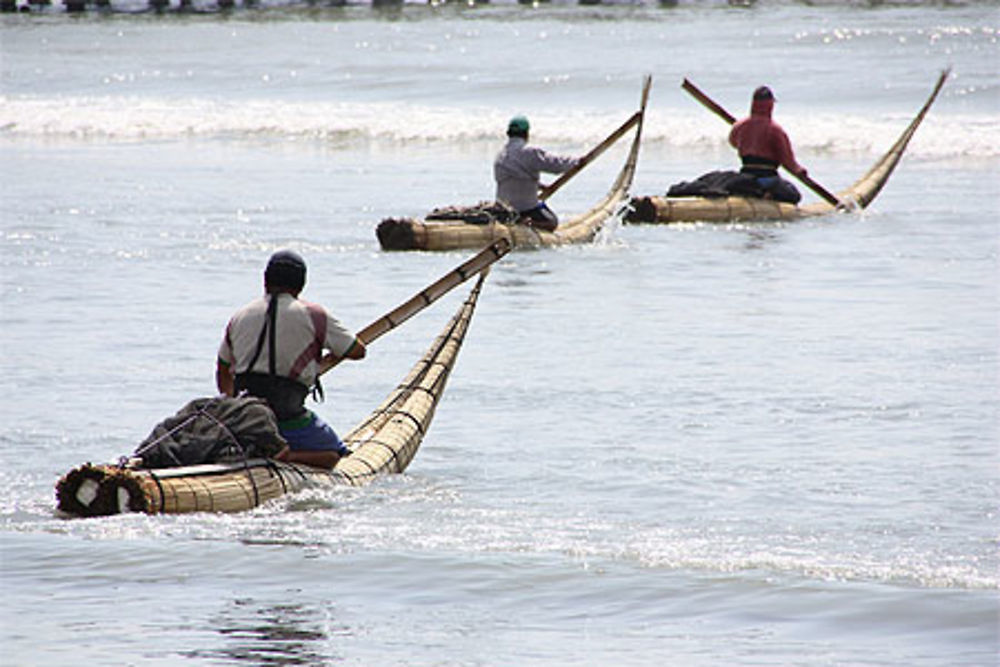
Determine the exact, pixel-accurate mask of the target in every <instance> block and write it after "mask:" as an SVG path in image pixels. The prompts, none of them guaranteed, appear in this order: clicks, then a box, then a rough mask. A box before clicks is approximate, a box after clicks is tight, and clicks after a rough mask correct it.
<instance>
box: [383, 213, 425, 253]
mask: <svg viewBox="0 0 1000 667" xmlns="http://www.w3.org/2000/svg"><path fill="white" fill-rule="evenodd" d="M413 223H414V221H413V220H412V219H410V218H386V219H385V220H383V221H382V222H380V223H378V227H377V228H376V229H375V234H376V236H378V242H379V245H381V246H382V249H383V250H412V249H414V248H415V247H416V245H415V244H416V238H415V235H414V233H413Z"/></svg>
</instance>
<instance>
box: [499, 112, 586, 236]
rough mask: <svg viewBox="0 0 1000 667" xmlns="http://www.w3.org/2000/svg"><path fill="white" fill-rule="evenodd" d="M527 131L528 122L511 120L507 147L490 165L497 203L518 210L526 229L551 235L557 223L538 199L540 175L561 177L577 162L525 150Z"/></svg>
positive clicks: (519, 118) (526, 120)
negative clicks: (535, 229)
mask: <svg viewBox="0 0 1000 667" xmlns="http://www.w3.org/2000/svg"><path fill="white" fill-rule="evenodd" d="M528 130H529V125H528V119H527V118H525V117H524V116H514V117H513V118H511V119H510V123H509V124H508V125H507V137H508V139H507V143H506V144H505V145H504V147H503V148H502V149H501V150H500V152H499V153H498V154H497V157H496V159H495V160H494V161H493V176H494V178H496V182H497V194H496V199H497V201H501V202H504V203H505V204H508V205H510V206H511V207H512V208H514V209H515V210H517V211H518V212H519V213H520V214H521V216H522V218H525V219H526V221H527V223H528V224H529V225H531V226H533V227H538V228H539V229H544V230H546V231H550V232H551V231H553V230H554V229H555V228H556V226H558V224H559V219H558V218H557V217H556V214H555V213H553V212H552V210H551V209H549V207H548V206H546V205H545V202H543V201H541V200H539V199H538V187H539V183H538V178H539V175H540V172H543V171H544V172H547V173H552V174H561V173H563V172H565V171H567V170H569V169H571V168H573V167H574V166H575V165H576V163H577V162H579V159H578V158H573V157H562V156H559V155H552V154H551V153H547V152H546V151H544V150H542V149H541V148H535V147H534V146H528Z"/></svg>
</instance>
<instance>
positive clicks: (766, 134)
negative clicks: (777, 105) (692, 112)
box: [667, 79, 846, 209]
mask: <svg viewBox="0 0 1000 667" xmlns="http://www.w3.org/2000/svg"><path fill="white" fill-rule="evenodd" d="M681 87H682V88H683V89H684V90H686V91H687V92H688V93H690V94H691V95H692V96H693V97H694V98H695V99H696V100H698V101H699V102H701V103H702V104H703V105H705V107H707V108H708V109H709V110H710V111H712V112H713V113H714V114H716V115H717V116H719V117H720V118H722V120H724V121H726V122H727V123H728V124H730V125H732V126H733V127H732V129H731V130H730V133H729V143H730V144H731V145H732V146H733V147H734V148H736V149H737V151H739V155H740V159H741V161H742V163H743V166H742V168H741V170H740V172H739V173H736V172H719V171H715V172H710V173H708V174H705V175H703V176H701V177H699V178H698V179H697V180H695V181H693V182H690V183H688V182H684V183H678V184H676V185H674V186H671V188H670V190H668V191H667V196H677V197H683V196H708V197H719V196H726V195H738V196H745V197H757V198H760V199H773V200H775V201H784V202H788V203H790V204H798V203H799V200H800V199H801V198H802V196H801V195H800V194H799V192H798V190H797V189H796V187H795V186H794V185H792V184H791V183H789V182H788V181H786V180H784V179H782V178H781V177H780V176H779V175H778V167H779V166H781V167H784V168H785V169H787V170H788V171H789V173H791V174H792V175H793V176H795V178H797V179H798V180H799V181H800V182H801V183H803V184H804V185H806V186H807V187H808V188H809V189H810V190H812V191H813V192H815V193H816V194H818V195H819V196H820V197H822V198H823V199H824V200H826V202H827V203H829V204H831V205H833V206H835V207H836V208H837V209H844V208H846V205H845V204H844V203H843V202H841V201H840V200H839V199H838V198H837V197H836V196H835V195H833V193H831V192H830V191H829V190H827V189H826V188H824V187H823V186H822V185H820V184H819V183H817V182H816V181H814V180H813V179H812V178H810V177H809V174H808V172H807V170H806V168H805V167H803V166H802V165H800V164H799V163H798V162H797V161H796V159H795V153H794V151H793V150H792V144H791V141H790V140H789V139H788V135H787V134H786V133H785V131H784V129H782V127H781V126H780V125H778V123H776V122H774V121H773V120H772V119H771V112H772V111H773V109H774V102H775V97H774V93H773V92H772V91H771V89H770V88H769V87H767V86H760V87H758V88H757V89H756V90H754V94H753V98H752V99H751V104H750V116H748V117H747V118H744V119H743V120H740V121H737V120H736V118H735V117H734V116H733V115H732V114H731V113H729V112H728V111H726V110H725V109H724V108H722V107H721V106H720V105H719V104H717V103H716V102H715V101H714V100H712V99H711V98H710V97H709V96H708V95H706V94H705V93H703V92H702V91H701V90H700V89H699V88H698V87H697V86H696V85H694V84H693V83H691V82H690V81H688V80H687V79H684V82H683V83H682V84H681Z"/></svg>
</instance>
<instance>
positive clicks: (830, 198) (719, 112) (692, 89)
mask: <svg viewBox="0 0 1000 667" xmlns="http://www.w3.org/2000/svg"><path fill="white" fill-rule="evenodd" d="M681 88H683V89H684V90H686V91H687V92H689V93H690V94H691V95H692V96H693V97H694V98H695V99H696V100H698V101H699V102H701V103H702V104H704V105H705V106H706V107H708V109H709V110H710V111H712V112H713V113H715V115H716V116H718V117H720V118H721V119H722V120H724V121H726V122H727V123H729V124H730V125H732V124H734V123H735V122H736V118H735V117H734V116H733V115H732V114H731V113H729V112H728V111H726V110H725V109H723V108H722V107H721V106H719V105H718V104H717V103H716V102H715V101H714V100H713V99H712V98H710V97H709V96H708V95H706V94H705V93H703V92H701V90H700V89H699V88H698V86H696V85H694V84H693V83H691V82H690V81H688V80H687V79H684V83H682V84H681ZM792 176H794V177H795V178H797V179H799V181H800V182H802V184H803V185H805V186H807V187H808V188H809V189H810V190H812V191H813V192H815V193H816V194H818V195H819V196H820V197H822V198H823V199H825V200H826V201H827V202H829V203H830V204H832V205H833V206H836V207H837V208H838V209H842V208H846V206H845V205H844V203H843V202H841V201H840V200H839V199H837V197H836V196H835V195H834V194H833V193H831V192H830V191H829V190H827V189H826V188H824V187H823V186H822V185H820V184H819V183H817V182H816V181H814V180H813V179H811V178H809V176H799V175H798V174H792Z"/></svg>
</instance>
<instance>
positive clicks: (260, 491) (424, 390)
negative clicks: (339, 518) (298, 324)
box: [56, 240, 509, 517]
mask: <svg viewBox="0 0 1000 667" xmlns="http://www.w3.org/2000/svg"><path fill="white" fill-rule="evenodd" d="M490 249H493V250H495V251H496V252H499V253H500V254H501V255H502V254H504V253H506V251H507V250H508V249H509V245H507V244H506V242H505V241H502V240H501V241H498V242H497V244H494V245H493V246H491V248H488V249H487V250H490ZM484 252H485V251H484ZM477 257H478V255H477ZM495 259H496V258H488V259H487V260H484V261H494V260H495ZM470 261H471V260H470ZM467 264H468V263H466V265H467ZM466 265H463V266H466ZM461 268H462V267H459V269H456V271H458V270H460V269H461ZM474 268H475V267H474ZM487 273H488V269H482V270H481V272H480V273H479V279H478V281H477V282H476V284H475V286H474V287H473V288H472V290H471V291H470V293H469V295H468V297H467V298H466V300H465V301H464V302H463V303H462V305H461V306H460V307H459V309H458V311H457V312H456V313H455V315H454V316H453V317H452V318H451V320H450V321H449V322H448V323H447V325H446V326H445V327H444V329H443V330H442V331H441V333H440V334H439V335H438V336H437V338H436V339H435V340H434V342H433V344H432V345H431V346H430V347H429V348H428V350H427V351H426V353H425V354H424V355H423V357H422V358H421V359H420V360H419V361H417V363H416V364H415V365H414V366H413V368H412V369H411V370H410V372H409V373H408V374H407V375H406V376H405V377H404V378H403V380H402V382H401V383H400V384H399V386H398V387H397V388H396V389H395V390H394V391H392V392H391V393H390V394H389V395H388V396H387V397H386V398H385V400H384V401H383V402H382V404H381V405H379V406H378V407H377V408H376V409H375V410H374V411H373V412H372V413H371V414H370V415H369V416H368V417H367V418H366V419H364V420H363V421H361V422H360V423H359V424H358V425H357V426H355V427H354V428H353V429H351V431H350V432H349V433H348V434H347V435H346V436H345V437H344V438H343V442H344V444H345V445H347V447H348V448H349V449H350V450H351V451H352V453H351V455H350V456H346V457H344V458H342V459H340V460H339V461H338V462H337V464H336V465H335V466H334V467H333V468H332V469H330V470H324V469H319V468H314V467H311V466H308V465H303V464H297V463H286V462H281V461H276V460H273V459H266V458H257V459H249V460H245V461H239V462H233V463H210V464H203V465H192V466H181V467H174V468H157V469H144V468H140V467H131V466H130V465H128V464H126V463H124V462H123V463H121V464H107V465H92V464H90V463H87V464H84V465H82V466H80V467H78V468H75V469H74V470H71V471H70V472H69V473H67V474H66V475H64V476H63V477H62V478H61V479H60V480H59V482H58V484H57V485H56V498H57V507H58V513H59V514H61V515H62V516H66V517H96V516H109V515H114V514H122V513H127V512H144V513H147V514H180V513H187V512H241V511H245V510H249V509H252V508H254V507H257V506H259V505H261V504H262V503H265V502H267V501H269V500H273V499H275V498H279V497H281V496H284V495H286V494H291V493H295V492H297V491H300V490H302V489H305V488H309V487H317V486H319V487H322V486H338V485H340V486H343V485H348V486H362V485H365V484H368V483H370V482H371V481H373V480H374V479H375V478H376V477H378V476H380V475H385V474H391V473H401V472H403V471H404V470H406V468H407V466H408V465H409V464H410V462H411V461H412V460H413V457H414V456H415V455H416V453H417V450H418V448H419V447H420V444H421V442H422V440H423V438H424V435H425V434H426V433H427V430H428V428H429V427H430V424H431V420H432V418H433V417H434V412H435V409H436V407H437V405H438V402H439V401H440V400H441V396H442V395H443V393H444V389H445V384H446V382H447V380H448V376H449V375H450V373H451V370H452V368H453V367H454V366H455V362H456V360H457V358H458V353H459V350H460V349H461V347H462V342H463V340H464V339H465V335H466V333H467V332H468V329H469V324H470V322H471V320H472V315H473V312H474V311H475V307H476V302H477V301H478V298H479V294H480V292H481V290H482V285H483V281H484V280H485V278H486V275H487ZM464 279H465V277H464V276H458V277H454V278H451V280H452V281H455V280H458V281H459V282H461V281H463V280H464ZM443 280H444V279H442V281H443ZM442 281H439V282H438V283H435V285H432V286H431V287H430V288H428V290H425V291H424V292H422V293H421V294H419V295H417V297H414V299H418V298H419V299H421V300H423V301H424V302H426V303H429V301H428V300H433V299H436V298H437V297H439V296H440V295H441V294H443V292H444V291H447V290H448V289H451V286H442V284H441V282H442ZM452 286H453V285H452ZM413 301H414V300H411V302H413ZM408 303H410V302H408ZM404 306H407V304H403V306H401V307H400V308H399V309H397V311H399V310H400V309H402V308H404ZM422 307H423V306H417V307H416V309H419V308H422ZM395 312H396V311H394V313H395ZM413 312H415V310H414V307H413V306H412V305H411V306H410V307H409V310H407V313H406V316H407V317H408V316H409V315H410V314H412V313H413ZM392 316H393V313H390V314H389V315H387V316H385V317H384V318H381V319H380V320H377V321H376V322H374V323H373V324H372V326H373V327H376V326H378V327H383V328H384V327H385V326H387V325H386V320H391V319H392ZM358 336H359V337H361V338H362V339H364V338H365V335H364V331H362V332H361V333H359V334H358Z"/></svg>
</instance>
